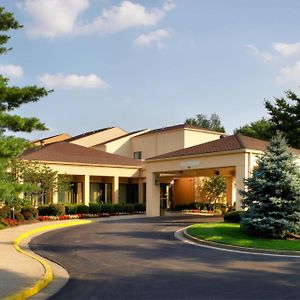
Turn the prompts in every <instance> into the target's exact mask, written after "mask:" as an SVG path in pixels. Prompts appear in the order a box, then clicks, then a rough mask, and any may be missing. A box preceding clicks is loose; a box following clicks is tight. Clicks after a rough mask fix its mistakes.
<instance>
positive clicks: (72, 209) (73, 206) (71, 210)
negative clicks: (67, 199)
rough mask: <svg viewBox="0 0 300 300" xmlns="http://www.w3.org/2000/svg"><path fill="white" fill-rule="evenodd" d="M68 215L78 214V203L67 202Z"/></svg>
mask: <svg viewBox="0 0 300 300" xmlns="http://www.w3.org/2000/svg"><path fill="white" fill-rule="evenodd" d="M65 211H66V215H76V214H77V205H76V204H65Z"/></svg>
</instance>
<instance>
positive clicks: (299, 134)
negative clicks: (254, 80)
mask: <svg viewBox="0 0 300 300" xmlns="http://www.w3.org/2000/svg"><path fill="white" fill-rule="evenodd" d="M285 95H286V97H285V98H284V97H281V98H275V103H274V104H272V103H271V102H270V101H265V107H266V109H267V110H268V112H269V114H270V116H271V118H270V121H271V122H272V124H273V126H272V128H273V134H274V133H275V132H276V131H278V130H279V131H281V132H284V134H285V135H286V138H287V141H288V143H289V145H290V146H292V147H294V148H297V149H300V97H299V96H298V95H296V94H295V93H294V92H292V91H286V92H285Z"/></svg>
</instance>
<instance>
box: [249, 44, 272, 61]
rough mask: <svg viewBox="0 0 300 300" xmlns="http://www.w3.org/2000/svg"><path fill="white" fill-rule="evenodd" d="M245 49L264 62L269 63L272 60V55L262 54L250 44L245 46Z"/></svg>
mask: <svg viewBox="0 0 300 300" xmlns="http://www.w3.org/2000/svg"><path fill="white" fill-rule="evenodd" d="M246 47H247V48H248V49H249V50H250V52H251V53H252V54H253V55H254V56H255V57H256V58H258V59H260V60H262V61H264V62H270V61H271V60H272V59H273V55H272V54H271V53H269V52H264V51H260V50H258V49H257V48H256V47H255V46H253V45H251V44H247V45H246Z"/></svg>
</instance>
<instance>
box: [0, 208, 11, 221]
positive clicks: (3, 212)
mask: <svg viewBox="0 0 300 300" xmlns="http://www.w3.org/2000/svg"><path fill="white" fill-rule="evenodd" d="M10 216H11V208H10V207H9V206H8V205H4V206H2V207H1V208H0V218H3V219H7V218H10Z"/></svg>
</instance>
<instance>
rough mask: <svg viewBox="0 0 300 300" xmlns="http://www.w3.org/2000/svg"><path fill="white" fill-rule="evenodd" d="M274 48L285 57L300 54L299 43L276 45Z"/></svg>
mask: <svg viewBox="0 0 300 300" xmlns="http://www.w3.org/2000/svg"><path fill="white" fill-rule="evenodd" d="M273 48H274V49H275V50H276V51H277V52H278V53H279V54H281V55H283V56H290V55H293V54H297V53H300V42H299V43H293V44H288V43H275V44H273Z"/></svg>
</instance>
